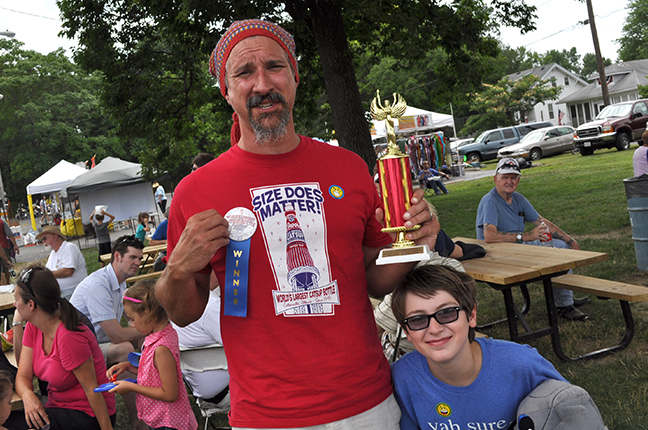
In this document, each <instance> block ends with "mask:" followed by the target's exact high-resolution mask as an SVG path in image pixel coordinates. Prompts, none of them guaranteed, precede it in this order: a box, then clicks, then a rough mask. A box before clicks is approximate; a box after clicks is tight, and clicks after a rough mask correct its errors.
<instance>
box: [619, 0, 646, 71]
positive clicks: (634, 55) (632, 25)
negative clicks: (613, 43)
mask: <svg viewBox="0 0 648 430" xmlns="http://www.w3.org/2000/svg"><path fill="white" fill-rule="evenodd" d="M628 9H630V11H629V12H628V16H627V17H626V22H625V24H624V26H623V31H622V33H621V38H620V39H618V42H619V45H620V48H619V60H621V61H632V60H642V59H645V58H648V31H646V22H648V1H647V0H631V1H630V4H629V5H628Z"/></svg>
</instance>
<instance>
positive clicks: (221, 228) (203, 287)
mask: <svg viewBox="0 0 648 430" xmlns="http://www.w3.org/2000/svg"><path fill="white" fill-rule="evenodd" d="M228 244H229V231H228V223H227V221H226V220H225V218H223V216H222V215H220V214H219V213H218V212H216V211H215V210H214V209H209V210H207V211H204V212H200V213H197V214H195V215H194V216H192V217H191V218H189V220H188V221H187V225H186V226H185V228H184V230H183V232H182V234H181V235H180V239H179V240H178V243H177V244H176V246H175V247H174V248H173V251H172V253H171V256H170V258H169V261H168V263H167V267H166V269H165V270H164V272H162V276H160V279H158V281H157V283H156V284H155V291H156V295H157V297H158V300H159V301H160V303H161V304H162V306H164V308H165V309H166V311H167V314H168V315H169V318H171V320H172V321H173V322H174V323H176V324H178V325H179V326H181V327H184V326H186V325H187V324H190V323H192V322H194V321H196V320H197V319H198V318H200V316H201V315H202V313H203V310H204V309H205V306H206V305H207V301H208V299H209V273H200V272H201V271H202V270H203V269H204V268H205V267H206V266H207V265H208V264H209V261H210V260H211V259H212V257H213V256H214V254H216V252H217V251H218V250H219V249H220V248H222V247H223V246H227V245H228Z"/></svg>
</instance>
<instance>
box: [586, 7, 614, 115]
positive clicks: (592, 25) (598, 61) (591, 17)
mask: <svg viewBox="0 0 648 430" xmlns="http://www.w3.org/2000/svg"><path fill="white" fill-rule="evenodd" d="M585 2H586V3H587V15H588V16H589V25H590V30H592V41H593V42H594V53H595V54H596V67H597V68H598V73H599V81H600V82H601V91H602V92H603V104H604V105H605V106H609V105H610V93H609V92H608V86H607V77H606V76H605V66H604V65H603V57H602V56H601V48H600V47H599V41H598V34H597V33H596V24H595V23H594V8H592V0H585Z"/></svg>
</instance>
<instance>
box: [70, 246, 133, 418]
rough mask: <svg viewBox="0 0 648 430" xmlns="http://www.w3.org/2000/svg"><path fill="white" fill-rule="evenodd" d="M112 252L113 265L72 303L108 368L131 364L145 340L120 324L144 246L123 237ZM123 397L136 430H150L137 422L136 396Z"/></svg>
mask: <svg viewBox="0 0 648 430" xmlns="http://www.w3.org/2000/svg"><path fill="white" fill-rule="evenodd" d="M112 248H113V250H112V256H111V258H110V264H108V265H106V267H104V268H101V269H99V270H96V271H94V272H92V274H91V275H90V276H88V277H87V278H85V279H84V280H83V281H82V282H81V283H80V284H79V286H78V287H77V289H76V291H75V292H74V294H73V295H72V298H71V299H70V302H71V303H72V305H73V306H74V307H75V308H77V309H78V310H79V312H81V313H82V314H84V315H85V316H87V317H88V319H89V320H90V322H91V323H92V325H93V327H94V329H95V333H96V335H97V340H98V341H99V347H100V349H101V352H102V354H103V357H104V360H105V364H106V365H107V366H108V367H110V366H112V365H113V364H115V363H120V362H123V361H127V360H128V354H129V353H131V352H134V351H135V349H136V347H135V345H134V344H138V343H139V342H140V341H142V340H143V339H144V336H143V335H142V334H140V333H139V332H138V331H137V330H136V329H135V328H134V327H122V326H121V324H120V322H121V319H122V316H123V314H124V305H123V302H122V297H123V295H124V292H125V291H126V289H127V285H126V279H128V278H130V277H131V276H134V275H135V274H136V273H137V271H138V270H139V267H140V265H141V264H142V257H143V255H144V254H143V252H142V249H144V244H143V243H142V241H141V240H139V239H137V238H136V237H135V236H132V235H131V236H122V237H120V238H118V239H117V240H116V241H115V243H114V244H113V247H112ZM126 377H128V378H132V377H134V375H130V374H124V378H126ZM122 397H124V403H125V404H126V408H127V409H128V414H129V416H130V418H131V421H132V422H133V428H138V427H141V428H146V427H142V426H143V425H144V424H143V423H140V421H139V420H138V419H137V409H136V407H135V395H134V394H133V393H129V394H126V395H124V396H122Z"/></svg>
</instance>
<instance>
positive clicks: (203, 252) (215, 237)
mask: <svg viewBox="0 0 648 430" xmlns="http://www.w3.org/2000/svg"><path fill="white" fill-rule="evenodd" d="M228 227H229V224H228V222H227V220H226V219H225V218H223V216H222V215H221V214H219V213H218V212H217V211H216V210H214V209H209V210H206V211H204V212H200V213H197V214H195V215H194V216H192V217H191V218H189V220H188V221H187V225H186V226H185V229H184V231H183V232H182V235H181V236H180V239H179V240H178V243H177V244H176V246H175V248H173V252H172V253H171V257H170V258H169V263H168V266H167V268H168V269H169V270H170V271H174V270H178V269H179V270H180V271H182V272H185V273H187V274H189V273H191V274H193V273H196V272H199V271H201V270H202V269H204V268H205V266H207V264H209V261H210V260H211V259H212V257H213V256H214V254H216V252H217V251H218V250H219V249H220V248H222V247H223V246H227V245H228V244H229V230H228Z"/></svg>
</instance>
